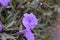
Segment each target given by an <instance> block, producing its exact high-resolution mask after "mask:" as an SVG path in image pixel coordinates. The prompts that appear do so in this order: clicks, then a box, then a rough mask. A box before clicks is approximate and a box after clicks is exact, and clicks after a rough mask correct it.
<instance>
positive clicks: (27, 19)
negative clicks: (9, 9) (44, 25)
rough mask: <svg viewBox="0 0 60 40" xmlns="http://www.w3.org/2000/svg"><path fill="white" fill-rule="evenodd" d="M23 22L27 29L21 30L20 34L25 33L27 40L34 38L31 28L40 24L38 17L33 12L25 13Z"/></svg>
mask: <svg viewBox="0 0 60 40" xmlns="http://www.w3.org/2000/svg"><path fill="white" fill-rule="evenodd" d="M22 24H23V25H24V26H25V27H26V29H25V30H20V31H19V32H18V34H22V33H23V34H24V35H25V37H26V38H27V40H34V35H33V33H32V32H31V30H30V29H33V28H34V27H35V25H37V24H38V19H37V18H36V16H35V15H34V14H33V13H30V14H28V13H25V14H24V18H23V20H22Z"/></svg>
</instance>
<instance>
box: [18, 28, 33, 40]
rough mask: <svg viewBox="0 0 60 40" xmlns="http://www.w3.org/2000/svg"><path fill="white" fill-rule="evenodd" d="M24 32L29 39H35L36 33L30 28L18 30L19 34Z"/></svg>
mask: <svg viewBox="0 0 60 40" xmlns="http://www.w3.org/2000/svg"><path fill="white" fill-rule="evenodd" d="M23 33H24V36H25V37H26V38H27V40H34V35H33V34H32V32H31V31H30V30H29V29H25V30H20V31H19V32H18V34H23Z"/></svg>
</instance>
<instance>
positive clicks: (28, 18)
mask: <svg viewBox="0 0 60 40" xmlns="http://www.w3.org/2000/svg"><path fill="white" fill-rule="evenodd" d="M22 23H23V25H24V26H25V27H26V28H28V29H33V28H34V26H35V25H37V24H38V19H37V18H36V16H35V15H34V14H33V13H30V14H28V13H25V14H24V18H23V20H22Z"/></svg>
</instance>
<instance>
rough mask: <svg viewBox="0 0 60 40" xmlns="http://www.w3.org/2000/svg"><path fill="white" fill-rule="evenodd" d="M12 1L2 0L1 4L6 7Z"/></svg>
mask: <svg viewBox="0 0 60 40" xmlns="http://www.w3.org/2000/svg"><path fill="white" fill-rule="evenodd" d="M9 2H10V0H0V4H1V5H2V6H3V7H5V6H7V5H8V3H9Z"/></svg>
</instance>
